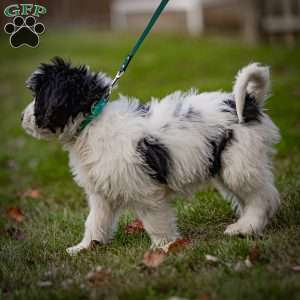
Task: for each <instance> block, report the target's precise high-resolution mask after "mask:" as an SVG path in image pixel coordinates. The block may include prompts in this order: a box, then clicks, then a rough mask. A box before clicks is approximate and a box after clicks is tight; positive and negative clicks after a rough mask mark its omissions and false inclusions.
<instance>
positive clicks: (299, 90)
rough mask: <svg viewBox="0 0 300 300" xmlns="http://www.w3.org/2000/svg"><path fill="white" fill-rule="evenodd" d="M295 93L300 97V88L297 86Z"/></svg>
mask: <svg viewBox="0 0 300 300" xmlns="http://www.w3.org/2000/svg"><path fill="white" fill-rule="evenodd" d="M294 95H295V96H298V97H300V88H299V87H298V88H295V90H294Z"/></svg>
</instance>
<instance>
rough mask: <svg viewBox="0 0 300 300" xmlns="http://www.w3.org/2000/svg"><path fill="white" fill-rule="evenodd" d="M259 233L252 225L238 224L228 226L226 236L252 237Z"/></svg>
mask: <svg viewBox="0 0 300 300" xmlns="http://www.w3.org/2000/svg"><path fill="white" fill-rule="evenodd" d="M256 233H258V230H257V228H256V227H255V226H253V225H252V224H249V223H248V224H245V223H240V222H236V223H233V224H231V225H229V226H227V228H226V230H225V231H224V234H227V235H230V236H233V235H252V234H256Z"/></svg>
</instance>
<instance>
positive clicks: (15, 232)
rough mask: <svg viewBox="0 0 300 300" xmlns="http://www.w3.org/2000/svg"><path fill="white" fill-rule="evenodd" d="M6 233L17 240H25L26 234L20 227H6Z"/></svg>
mask: <svg viewBox="0 0 300 300" xmlns="http://www.w3.org/2000/svg"><path fill="white" fill-rule="evenodd" d="M6 233H7V234H8V235H9V236H10V237H12V238H13V239H15V240H17V241H23V240H25V234H24V233H23V232H22V231H21V230H20V229H18V228H14V227H9V228H7V229H6Z"/></svg>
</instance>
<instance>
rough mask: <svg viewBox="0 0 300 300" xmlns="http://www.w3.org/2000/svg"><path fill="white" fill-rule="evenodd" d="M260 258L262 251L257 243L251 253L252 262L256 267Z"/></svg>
mask: <svg viewBox="0 0 300 300" xmlns="http://www.w3.org/2000/svg"><path fill="white" fill-rule="evenodd" d="M259 256H260V250H259V247H258V245H257V243H255V244H254V246H253V247H252V248H251V249H250V252H249V260H250V262H251V263H252V264H253V265H254V264H255V263H256V262H257V260H258V258H259Z"/></svg>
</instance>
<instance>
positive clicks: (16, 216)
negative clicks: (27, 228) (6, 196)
mask: <svg viewBox="0 0 300 300" xmlns="http://www.w3.org/2000/svg"><path fill="white" fill-rule="evenodd" d="M6 213H7V216H8V217H9V218H10V219H11V220H14V221H16V222H22V221H23V219H24V214H23V213H22V211H21V209H20V208H18V207H10V208H9V209H8V210H7V212H6Z"/></svg>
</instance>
